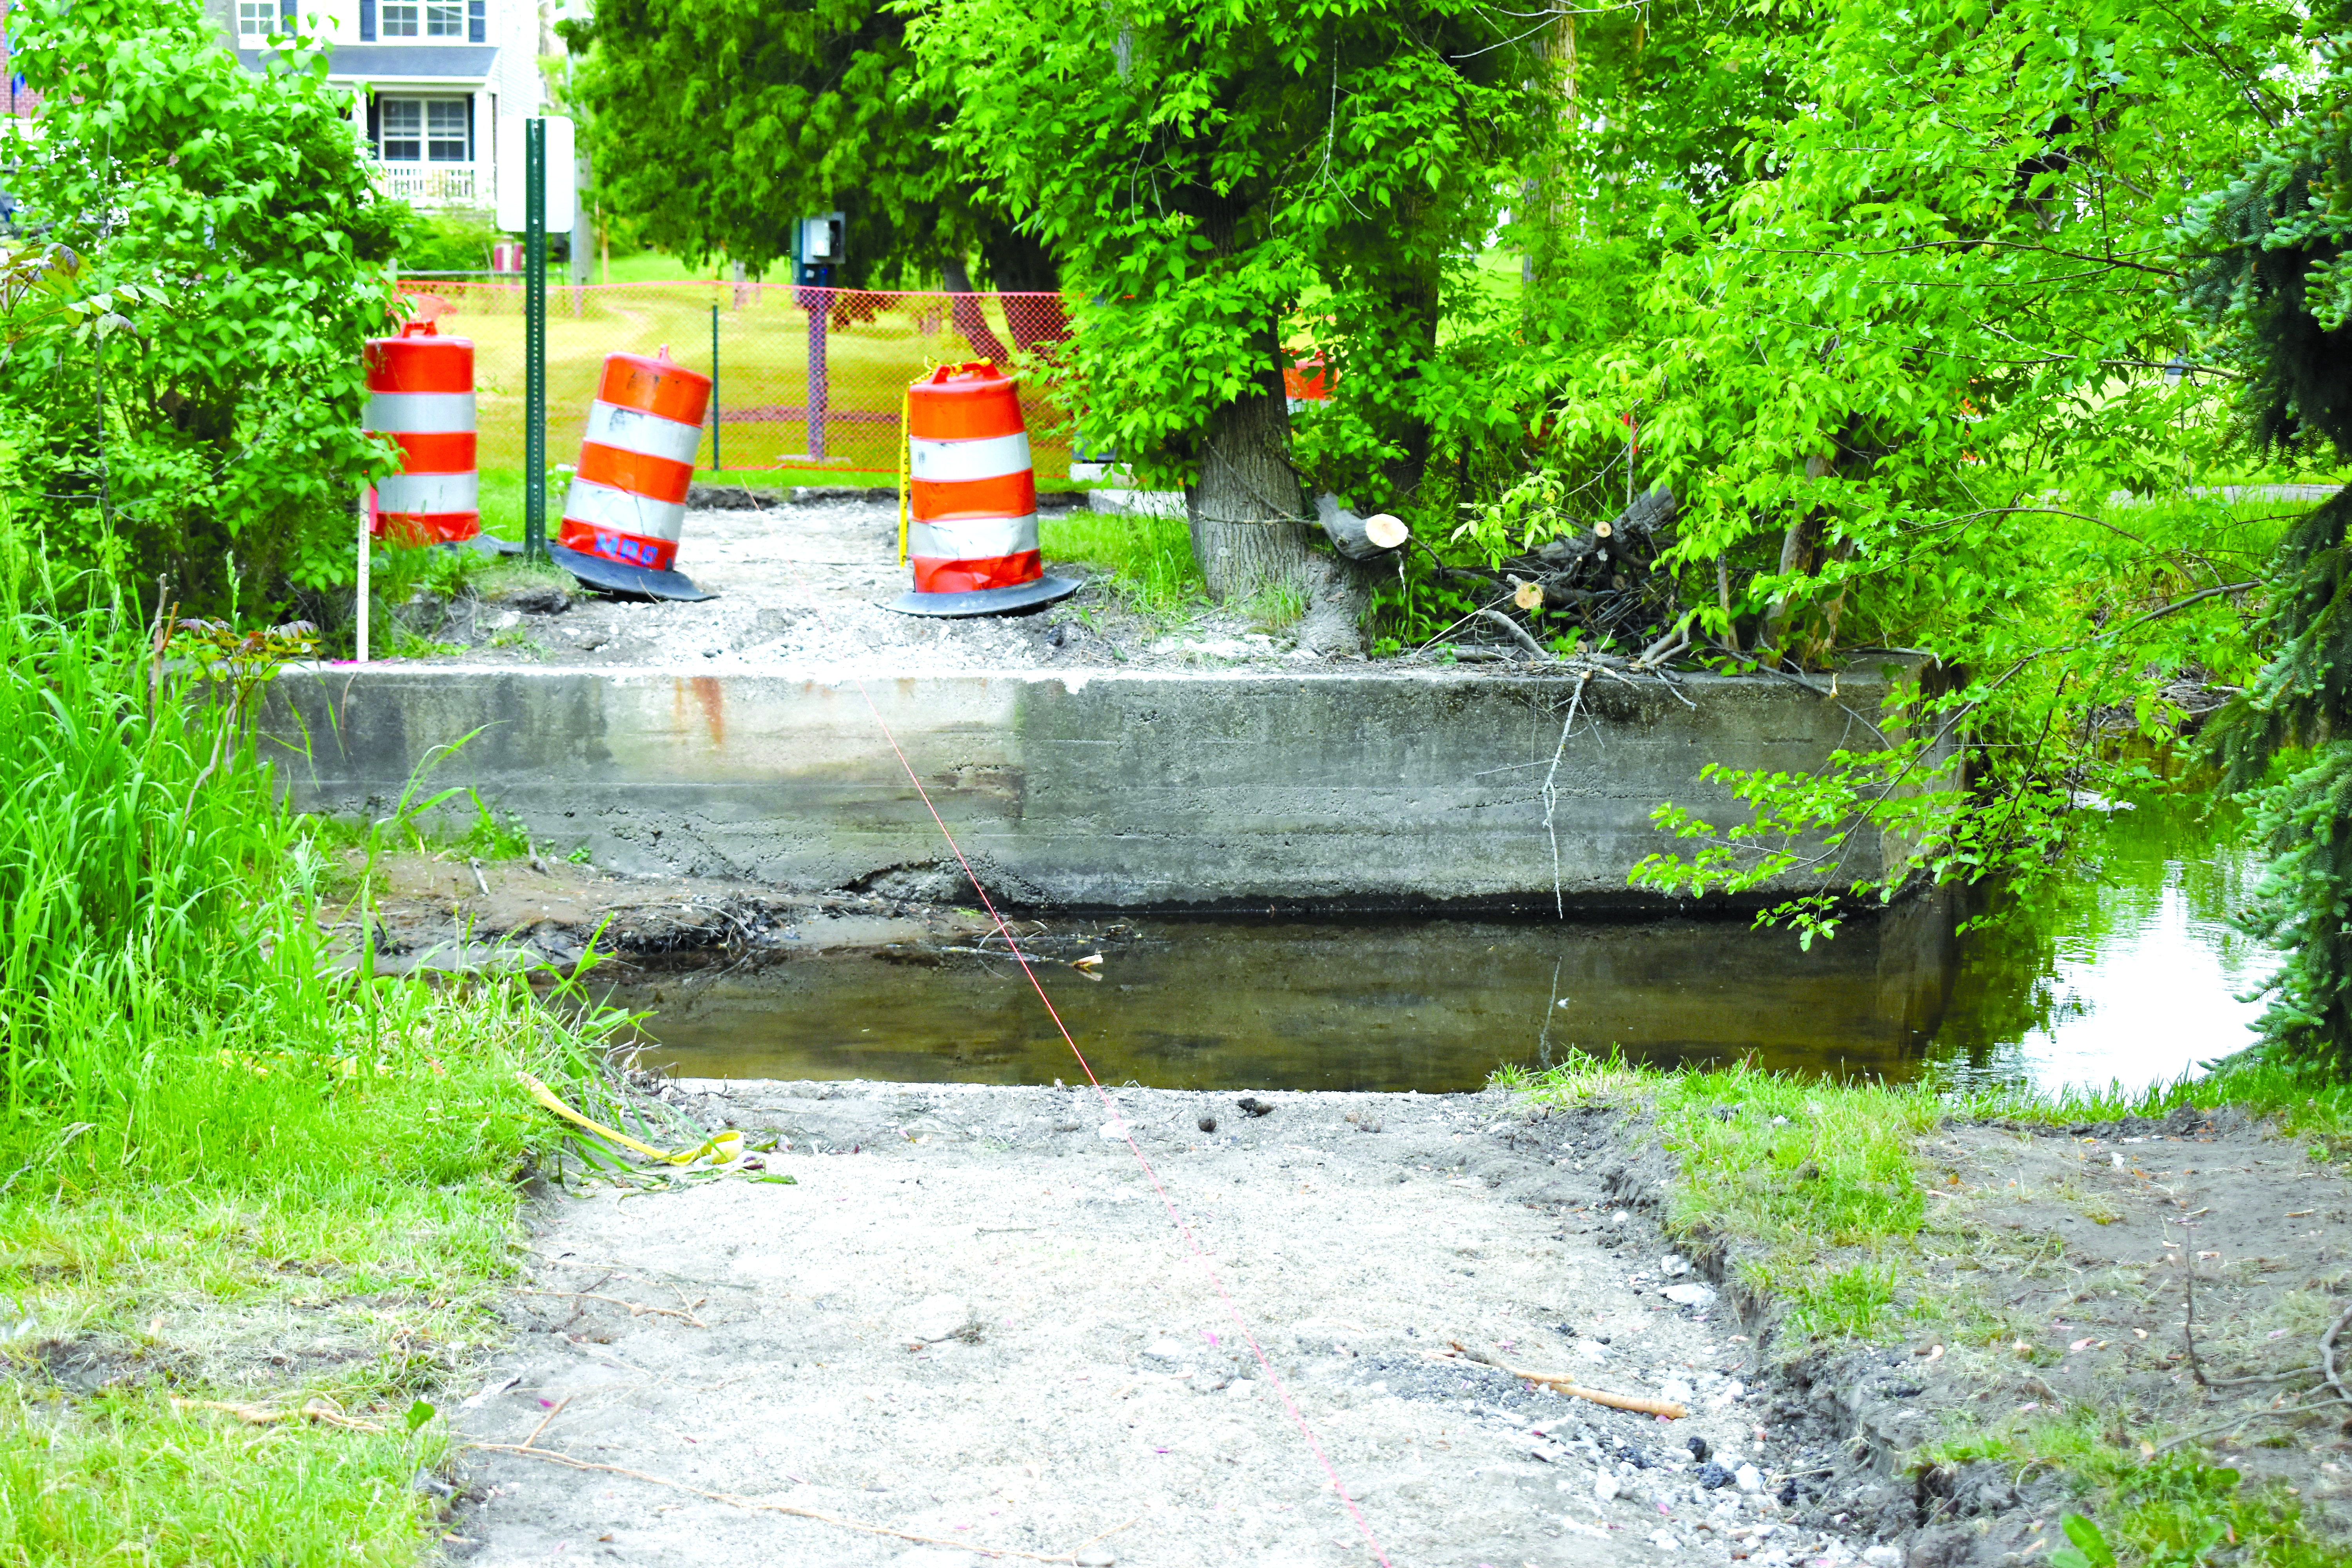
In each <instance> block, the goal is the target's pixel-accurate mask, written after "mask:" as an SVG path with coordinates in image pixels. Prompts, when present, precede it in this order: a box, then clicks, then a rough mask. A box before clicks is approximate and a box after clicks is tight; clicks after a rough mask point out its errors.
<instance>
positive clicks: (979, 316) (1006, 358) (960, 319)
mask: <svg viewBox="0 0 2352 1568" xmlns="http://www.w3.org/2000/svg"><path fill="white" fill-rule="evenodd" d="M940 284H941V285H942V286H943V287H945V288H946V289H947V291H948V300H949V303H948V319H949V320H950V321H952V322H953V323H954V324H955V330H956V331H959V332H961V334H963V341H964V342H968V343H970V344H971V352H972V353H976V354H978V355H979V356H980V357H981V358H982V359H984V360H986V361H987V362H988V363H991V364H992V365H995V366H996V367H998V368H999V369H1003V367H1004V366H1006V365H1008V364H1011V363H1013V356H1012V354H1010V353H1007V352H1005V347H1004V340H1003V339H1002V338H1000V337H998V336H997V335H996V334H995V332H993V331H991V330H990V329H989V325H988V317H987V314H986V313H985V312H984V311H982V310H981V308H980V300H979V298H978V297H977V296H976V295H974V294H973V292H972V288H971V273H969V272H967V271H965V270H964V265H963V258H962V257H961V256H950V257H948V258H944V259H943V260H941V261H940Z"/></svg>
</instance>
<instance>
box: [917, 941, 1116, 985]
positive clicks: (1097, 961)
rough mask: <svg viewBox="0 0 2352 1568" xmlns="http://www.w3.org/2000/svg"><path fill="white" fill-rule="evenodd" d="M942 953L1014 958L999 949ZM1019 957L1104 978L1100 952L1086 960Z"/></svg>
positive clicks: (1091, 977)
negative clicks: (1099, 971)
mask: <svg viewBox="0 0 2352 1568" xmlns="http://www.w3.org/2000/svg"><path fill="white" fill-rule="evenodd" d="M940 952H960V953H962V954H963V955H964V956H965V957H967V958H1011V957H1013V956H1014V955H1013V953H1011V952H1007V951H1006V950H1005V949H1003V948H997V947H943V948H941V949H940ZM1019 956H1021V957H1023V958H1025V959H1027V960H1028V961H1029V962H1030V963H1058V964H1060V965H1061V966H1062V967H1063V968H1065V969H1075V970H1076V971H1077V972H1078V973H1081V974H1083V975H1085V976H1086V977H1087V979H1089V980H1100V979H1101V978H1102V976H1101V975H1100V974H1098V973H1096V971H1097V970H1098V969H1100V968H1101V967H1102V954H1101V953H1099V952H1090V953H1088V954H1087V956H1086V957H1084V958H1047V957H1045V955H1044V954H1043V953H1036V952H1024V953H1022V954H1020V955H1019Z"/></svg>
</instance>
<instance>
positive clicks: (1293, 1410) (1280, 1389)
mask: <svg viewBox="0 0 2352 1568" xmlns="http://www.w3.org/2000/svg"><path fill="white" fill-rule="evenodd" d="M850 679H852V680H853V681H856V684H857V694H858V695H859V696H860V697H863V698H865V699H866V711H867V712H869V713H872V714H873V715H874V722H875V723H876V724H877V725H879V726H880V727H881V730H882V738H883V739H884V740H886V741H887V742H890V750H891V751H892V752H894V753H895V754H896V755H897V756H898V765H899V766H900V767H901V768H904V769H905V770H906V773H907V782H908V784H913V785H914V786H915V793H916V794H917V795H919V796H921V797H922V802H923V809H924V810H925V811H928V812H929V813H930V814H931V821H932V822H933V823H934V824H936V825H937V826H938V827H939V830H940V837H942V838H944V839H946V840H947V841H948V847H949V848H950V850H952V851H954V854H955V858H956V864H957V865H959V866H961V867H962V868H963V874H964V879H965V880H967V881H969V882H970V883H971V890H972V891H973V892H975V893H978V894H979V895H980V902H981V907H982V908H983V909H985V910H987V911H988V918H989V919H990V920H992V921H995V922H996V931H997V934H998V935H999V936H1002V937H1003V939H1004V945H1005V947H1006V948H1007V950H1009V951H1010V952H1012V954H1013V960H1014V962H1016V963H1019V964H1020V965H1021V973H1024V974H1025V975H1027V976H1028V977H1029V985H1030V988H1031V989H1032V990H1034V991H1035V992H1036V993H1037V1000H1038V1001H1040V1002H1043V1003H1044V1004H1045V1014H1046V1016H1048V1017H1050V1018H1052V1019H1053V1020H1054V1027H1055V1028H1056V1029H1058V1030H1060V1031H1061V1035H1062V1043H1063V1044H1064V1045H1066V1046H1067V1047H1070V1054H1071V1055H1072V1056H1074V1057H1076V1058H1078V1066H1079V1067H1080V1068H1082V1069H1084V1071H1085V1072H1086V1075H1087V1082H1088V1083H1089V1084H1092V1085H1093V1086H1094V1091H1095V1095H1096V1098H1097V1099H1098V1100H1101V1101H1102V1103H1103V1110H1105V1111H1106V1112H1107V1113H1108V1115H1109V1117H1110V1119H1111V1121H1112V1122H1113V1124H1115V1125H1116V1126H1117V1127H1118V1130H1119V1133H1120V1136H1121V1137H1123V1138H1124V1139H1125V1140H1126V1141H1127V1150H1128V1152H1129V1153H1130V1154H1133V1155H1134V1156H1135V1163H1137V1164H1139V1165H1140V1166H1142V1167H1143V1175H1144V1179H1145V1180H1146V1181H1149V1182H1150V1184H1151V1190H1152V1191H1153V1192H1154V1193H1157V1194H1159V1196H1160V1205H1161V1206H1162V1207H1164V1208H1166V1209H1167V1211H1168V1220H1169V1223H1170V1224H1171V1225H1173V1226H1175V1227H1176V1233H1177V1234H1178V1235H1179V1236H1181V1237H1183V1238H1184V1244H1185V1245H1186V1246H1187V1247H1191V1248H1192V1256H1193V1257H1194V1258H1197V1259H1199V1260H1200V1264H1201V1268H1202V1270H1203V1271H1204V1272H1205V1273H1206V1274H1207V1275H1208V1277H1209V1283H1210V1284H1211V1285H1212V1286H1213V1287H1214V1288H1215V1289H1216V1292H1217V1300H1220V1301H1222V1302H1223V1303H1224V1307H1225V1316H1227V1317H1228V1318H1231V1319H1232V1320H1233V1323H1234V1332H1236V1333H1238V1334H1240V1335H1241V1337H1242V1340H1243V1342H1244V1343H1245V1344H1247V1345H1248V1346H1249V1348H1250V1353H1251V1354H1252V1355H1254V1356H1255V1357H1257V1364H1258V1366H1259V1368H1260V1370H1262V1371H1263V1372H1264V1373H1265V1380H1266V1381H1267V1382H1268V1383H1270V1384H1273V1385H1274V1391H1275V1392H1276V1394H1280V1395H1281V1396H1282V1404H1283V1408H1284V1409H1286V1410H1287V1411H1289V1412H1290V1421H1291V1425H1293V1426H1297V1428H1298V1435H1299V1436H1301V1437H1304V1438H1305V1439H1306V1440H1307V1448H1308V1449H1309V1450H1310V1451H1311V1452H1312V1453H1313V1454H1314V1456H1315V1458H1316V1459H1317V1460H1318V1462H1319V1463H1320V1464H1321V1465H1322V1467H1323V1473H1324V1474H1325V1475H1326V1476H1328V1477H1329V1478H1330V1479H1331V1489H1332V1490H1333V1491H1334V1492H1337V1493H1338V1494H1339V1501H1340V1502H1341V1503H1343V1504H1344V1505H1346V1507H1347V1510H1348V1516H1349V1518H1350V1519H1353V1520H1354V1521H1356V1528H1357V1529H1358V1530H1359V1531H1361V1532H1362V1533H1363V1537H1364V1542H1365V1544H1367V1545H1368V1546H1370V1548H1371V1549H1372V1555H1373V1556H1374V1557H1376V1558H1378V1559H1379V1560H1380V1563H1381V1568H1391V1564H1390V1563H1389V1557H1388V1553H1387V1552H1384V1551H1382V1550H1381V1542H1380V1538H1379V1537H1378V1536H1376V1535H1374V1534H1373V1533H1372V1527H1371V1523H1370V1521H1368V1520H1366V1519H1365V1518H1364V1510H1362V1509H1360V1508H1359V1507H1358V1506H1356V1500H1355V1499H1354V1498H1351V1497H1349V1495H1348V1489H1347V1487H1346V1486H1344V1485H1343V1484H1341V1482H1340V1480H1339V1468H1338V1467H1337V1466H1335V1465H1334V1464H1332V1463H1331V1459H1330V1456H1328V1455H1327V1454H1326V1453H1324V1451H1323V1445H1322V1444H1321V1443H1319V1442H1318V1441H1317V1440H1316V1437H1315V1432H1314V1429H1313V1428H1312V1427H1310V1426H1307V1417H1306V1416H1305V1415H1301V1414H1300V1413H1299V1409H1298V1405H1297V1401H1296V1400H1294V1399H1292V1398H1291V1397H1290V1390H1289V1388H1288V1387H1286V1385H1285V1384H1284V1383H1283V1381H1282V1379H1281V1378H1280V1377H1279V1376H1277V1375H1276V1373H1275V1370H1274V1363H1272V1362H1269V1361H1268V1360H1266V1357H1265V1351H1264V1350H1262V1349H1260V1348H1259V1346H1258V1342H1257V1337H1256V1336H1255V1335H1254V1334H1252V1333H1251V1332H1250V1331H1249V1325H1248V1324H1247V1323H1245V1322H1244V1321H1242V1314H1241V1309H1239V1308H1238V1307H1236V1306H1234V1299H1233V1296H1232V1295H1231V1294H1230V1293H1229V1292H1228V1291H1227V1290H1226V1289H1225V1282H1224V1280H1223V1279H1220V1278H1219V1277H1218V1274H1217V1266H1216V1264H1215V1263H1214V1262H1213V1261H1212V1260H1211V1258H1210V1257H1209V1255H1208V1253H1207V1251H1206V1250H1205V1249H1203V1248H1202V1246H1201V1242H1200V1238H1199V1237H1195V1236H1194V1235H1193V1234H1192V1226H1189V1225H1186V1224H1185V1223H1184V1216H1183V1215H1180V1214H1178V1213H1177V1212H1176V1205H1175V1202H1174V1200H1173V1199H1171V1198H1170V1197H1169V1195H1168V1191H1167V1189H1166V1188H1165V1187H1163V1186H1161V1185H1160V1173H1159V1172H1157V1171H1155V1170H1153V1169H1152V1168H1151V1162H1150V1160H1147V1159H1145V1158H1144V1157H1143V1151H1142V1149H1141V1148H1140V1147H1139V1146H1138V1145H1137V1143H1136V1142H1135V1134H1134V1132H1133V1131H1130V1130H1129V1127H1128V1124H1127V1119H1126V1118H1125V1117H1123V1116H1121V1115H1120V1114H1119V1112H1118V1106H1117V1105H1116V1104H1114V1103H1113V1102H1112V1100H1111V1098H1110V1095H1109V1094H1108V1091H1106V1090H1105V1089H1104V1088H1103V1086H1102V1082H1101V1080H1100V1079H1097V1078H1096V1077H1095V1069H1094V1064H1092V1063H1091V1062H1089V1061H1087V1053H1086V1052H1084V1051H1082V1050H1080V1049H1078V1042H1077V1041H1076V1039H1074V1038H1073V1037H1071V1035H1070V1026H1068V1025H1067V1024H1065V1023H1063V1022H1062V1015H1061V1013H1060V1012H1059V1011H1057V1010H1056V1009H1055V1006H1054V999H1053V998H1052V997H1051V996H1048V995H1046V994H1045V983H1044V982H1043V981H1041V980H1039V979H1038V978H1037V972H1036V971H1035V970H1034V969H1032V968H1031V967H1030V966H1029V959H1028V957H1027V955H1026V954H1024V953H1023V952H1022V951H1021V944H1020V942H1019V941H1018V940H1017V939H1015V938H1014V936H1013V929H1012V928H1011V927H1010V926H1008V925H1006V924H1005V923H1004V917H1003V915H1001V914H999V913H997V912H996V905H995V903H994V902H993V901H992V900H991V899H990V898H989V896H988V889H986V888H983V887H982V886H981V884H980V877H979V875H978V874H977V873H976V872H974V871H973V870H972V868H971V861H970V860H967V859H965V858H964V853H963V847H962V846H961V845H960V844H958V843H957V842H956V839H955V835H954V834H952V833H950V832H949V831H948V825H947V823H946V821H945V820H944V819H942V818H941V817H940V808H939V807H938V806H936V805H932V804H931V792H930V791H929V790H927V789H925V788H924V787H923V781H922V780H921V779H920V778H918V777H917V776H916V774H915V767H914V764H913V763H909V762H908V760H907V753H906V752H905V751H904V750H902V749H901V748H900V747H899V745H898V736H896V735H894V734H892V733H891V732H890V722H889V721H888V720H887V719H885V718H883V717H882V710H881V709H879V708H878V707H876V706H875V703H874V695H873V693H872V692H870V691H868V690H866V682H865V681H864V680H863V679H859V678H858V676H857V675H856V673H855V672H854V671H853V672H852V673H851V674H850Z"/></svg>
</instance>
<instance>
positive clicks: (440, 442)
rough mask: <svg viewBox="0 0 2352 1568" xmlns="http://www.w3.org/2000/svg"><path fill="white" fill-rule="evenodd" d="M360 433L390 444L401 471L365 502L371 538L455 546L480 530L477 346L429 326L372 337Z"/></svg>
mask: <svg viewBox="0 0 2352 1568" xmlns="http://www.w3.org/2000/svg"><path fill="white" fill-rule="evenodd" d="M362 364H363V365H364V367H365V369H366V372H367V394H368V401H367V418H366V421H365V428H366V429H368V430H369V431H371V432H373V433H374V434H377V435H382V436H389V437H392V440H393V442H394V445H395V446H397V447H399V448H400V472H398V473H396V474H392V475H388V476H386V477H385V478H383V479H378V480H377V481H376V483H375V489H373V491H371V492H370V495H369V501H368V506H369V521H368V531H369V532H370V533H372V534H373V535H375V536H376V537H378V538H390V539H393V540H394V541H396V542H399V543H402V544H436V543H455V542H457V541H459V540H464V539H471V538H473V537H474V536H475V535H476V534H478V533H479V532H481V531H482V513H481V502H480V500H479V495H480V478H479V475H478V473H477V472H476V470H475V467H474V345H473V342H472V341H471V340H469V339H467V338H445V337H443V336H441V334H440V333H439V332H438V331H435V330H434V326H433V323H432V322H431V321H411V322H409V323H408V324H407V325H406V326H404V327H403V328H401V329H400V333H399V335H398V336H397V337H390V338H370V339H369V340H368V341H367V347H366V349H365V351H364V354H363V357H362Z"/></svg>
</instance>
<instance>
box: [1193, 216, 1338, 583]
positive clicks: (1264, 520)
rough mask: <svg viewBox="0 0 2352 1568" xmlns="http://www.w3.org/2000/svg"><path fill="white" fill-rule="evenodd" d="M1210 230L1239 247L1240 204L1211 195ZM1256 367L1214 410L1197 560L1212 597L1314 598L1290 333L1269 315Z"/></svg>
mask: <svg viewBox="0 0 2352 1568" xmlns="http://www.w3.org/2000/svg"><path fill="white" fill-rule="evenodd" d="M1199 215H1200V219H1201V232H1202V236H1203V237H1206V238H1207V240H1208V241H1209V243H1210V245H1211V247H1213V249H1214V251H1215V254H1216V255H1217V256H1218V257H1219V258H1225V257H1229V256H1232V255H1233V254H1234V250H1235V249H1236V247H1237V246H1236V242H1237V238H1238V236H1237V232H1236V231H1237V227H1238V225H1239V222H1240V219H1241V216H1242V214H1241V204H1240V202H1239V201H1238V200H1237V199H1235V198H1233V197H1230V196H1225V195H1218V194H1216V193H1213V192H1203V193H1202V203H1201V206H1200V208H1199ZM1251 354H1252V357H1253V358H1255V360H1256V362H1257V373H1256V375H1255V377H1254V378H1253V384H1252V385H1251V386H1250V388H1249V389H1248V390H1247V391H1244V392H1243V393H1242V394H1241V395H1239V396H1237V397H1235V398H1234V400H1233V401H1232V402H1230V403H1224V404H1220V405H1218V406H1217V407H1216V408H1214V409H1213V410H1212V411H1211V412H1210V415H1209V425H1208V429H1207V431H1206V432H1205V433H1204V438H1203V439H1202V443H1201V468H1200V472H1199V474H1198V476H1197V477H1196V478H1195V479H1193V481H1192V483H1191V484H1189V485H1187V486H1186V487H1185V488H1184V511H1185V516H1186V519H1187V521H1189V522H1190V523H1191V524H1192V558H1193V559H1194V560H1195V561H1198V562H1199V563H1201V575H1202V577H1203V578H1204V579H1206V580H1207V583H1208V585H1209V596H1210V597H1211V598H1213V599H1219V600H1223V599H1234V598H1242V597H1245V596H1247V595H1251V594H1254V593H1255V592H1257V591H1258V590H1259V589H1260V588H1268V587H1287V588H1290V589H1293V590H1295V591H1297V592H1299V593H1303V594H1308V595H1311V594H1312V592H1313V588H1314V584H1313V581H1312V577H1311V575H1310V574H1309V573H1308V570H1307V563H1309V561H1311V560H1312V559H1313V558H1312V557H1311V556H1310V555H1309V554H1308V553H1307V526H1306V521H1305V517H1304V513H1305V510H1306V509H1305V504H1304V501H1303V500H1302V498H1301V497H1300V495H1299V492H1298V475H1297V472H1296V471H1295V470H1294V469H1293V468H1291V466H1290V409H1289V405H1288V404H1287V402H1286V400H1285V398H1284V395H1283V390H1282V339H1281V337H1280V335H1279V334H1278V333H1277V332H1276V330H1275V323H1274V322H1272V321H1266V322H1265V323H1264V324H1262V325H1261V326H1260V327H1259V328H1258V329H1257V331H1255V332H1254V333H1253V334H1251Z"/></svg>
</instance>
